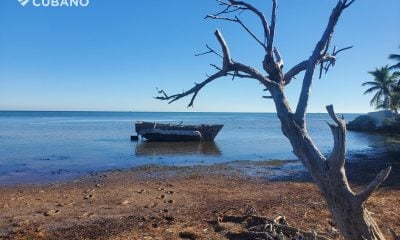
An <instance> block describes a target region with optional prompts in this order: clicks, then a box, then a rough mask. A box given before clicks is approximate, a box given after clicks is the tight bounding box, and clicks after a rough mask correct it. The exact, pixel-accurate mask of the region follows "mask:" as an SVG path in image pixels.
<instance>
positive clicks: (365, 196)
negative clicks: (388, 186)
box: [356, 166, 392, 203]
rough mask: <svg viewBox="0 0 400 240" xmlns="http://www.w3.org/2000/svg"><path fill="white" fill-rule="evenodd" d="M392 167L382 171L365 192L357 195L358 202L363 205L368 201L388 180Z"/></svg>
mask: <svg viewBox="0 0 400 240" xmlns="http://www.w3.org/2000/svg"><path fill="white" fill-rule="evenodd" d="M391 170H392V167H391V166H389V167H387V168H386V169H384V170H382V171H381V172H380V173H378V175H377V176H376V177H375V179H374V180H372V182H371V183H370V184H369V185H368V186H367V187H366V188H365V190H364V191H362V192H361V193H359V194H357V195H356V198H357V200H358V201H359V202H360V203H363V202H365V201H367V200H368V198H369V197H370V196H371V195H372V193H373V192H374V191H375V190H376V189H377V188H378V187H379V186H380V185H381V184H382V183H383V182H384V181H385V180H386V179H387V177H388V176H389V174H390V171H391Z"/></svg>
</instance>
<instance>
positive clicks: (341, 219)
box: [271, 90, 390, 240]
mask: <svg viewBox="0 0 400 240" xmlns="http://www.w3.org/2000/svg"><path fill="white" fill-rule="evenodd" d="M271 92H272V93H273V94H272V95H273V96H274V100H275V104H276V108H277V112H278V117H279V119H280V121H281V124H282V132H283V134H284V135H285V136H286V137H287V138H288V139H289V141H290V143H291V145H292V147H293V151H294V153H295V155H296V156H297V157H298V158H299V159H300V160H301V161H302V163H303V165H304V166H305V167H306V168H307V169H308V171H309V172H310V173H311V175H312V177H313V179H314V181H315V182H316V184H317V185H318V187H319V189H320V191H321V194H322V195H323V197H324V198H325V200H326V203H327V206H328V208H329V210H330V212H331V213H332V216H333V219H334V221H335V223H336V224H337V227H338V229H339V230H340V232H341V233H342V235H343V237H344V238H345V239H347V240H359V239H361V240H362V239H367V240H383V239H385V238H384V236H383V234H382V232H381V231H380V229H379V227H378V226H377V224H376V223H375V221H374V220H373V218H372V217H371V215H370V213H369V212H368V210H367V209H366V208H365V206H364V201H366V200H367V198H368V197H369V196H370V195H371V194H372V192H373V190H375V189H376V187H377V186H378V185H379V184H380V183H381V182H383V181H384V179H386V177H387V176H388V174H389V172H390V168H388V169H386V170H384V171H382V172H381V173H380V174H379V175H378V176H377V178H376V179H375V180H374V181H373V182H371V184H370V185H369V187H368V188H367V189H366V190H365V191H364V192H362V193H360V194H358V195H356V194H354V193H353V192H352V190H351V188H350V186H349V184H348V181H347V177H346V173H345V169H344V163H345V134H346V129H345V124H344V121H343V120H341V119H337V118H336V116H333V115H334V113H333V108H331V106H329V107H328V111H329V112H330V114H331V116H332V118H333V119H334V121H337V122H338V123H339V124H338V126H333V125H331V128H332V133H333V135H334V141H335V147H334V149H333V153H332V156H331V158H330V159H328V160H327V159H325V158H324V157H323V155H322V154H321V153H320V152H319V151H318V149H317V148H316V147H315V145H314V144H313V142H312V140H311V139H310V137H309V135H308V132H307V130H306V129H305V128H302V127H300V126H299V124H298V123H297V121H296V119H295V118H294V117H293V116H294V115H293V114H292V113H291V111H290V108H289V106H288V104H287V103H286V98H285V97H284V94H283V92H282V91H280V90H276V91H273V90H272V91H271Z"/></svg>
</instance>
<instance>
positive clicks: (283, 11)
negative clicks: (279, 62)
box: [0, 0, 400, 112]
mask: <svg viewBox="0 0 400 240" xmlns="http://www.w3.org/2000/svg"><path fill="white" fill-rule="evenodd" d="M251 2H252V3H254V5H256V6H259V7H260V8H261V9H263V10H265V12H266V14H267V15H268V16H269V15H270V14H269V12H270V5H271V3H270V2H271V1H269V0H253V1H251ZM335 3H336V1H334V0H280V1H279V14H278V23H277V39H276V44H277V46H278V48H279V49H280V51H281V53H282V55H283V58H284V60H285V66H286V67H285V69H286V70H287V69H288V68H289V67H291V66H293V64H295V63H297V62H299V61H301V60H304V59H306V58H307V57H308V55H309V54H310V53H311V50H312V49H313V47H314V45H315V43H316V42H317V40H318V39H319V37H320V35H321V33H322V31H323V29H324V28H325V25H326V23H327V20H328V15H329V13H330V12H331V9H332V7H333V6H334V5H335ZM218 9H219V8H218V6H217V4H216V2H215V1H214V0H168V1H166V0H146V1H136V0H91V2H90V6H89V7H86V8H36V7H33V6H32V5H29V4H28V5H27V6H25V7H22V6H21V5H20V4H19V3H18V1H17V0H1V1H0V109H1V110H11V109H13V110H111V111H119V110H123V111H125V110H129V111H251V112H272V111H274V106H273V104H272V102H271V101H269V100H265V99H262V98H261V96H262V95H263V94H264V93H263V91H262V88H261V86H260V85H259V84H258V83H257V82H256V81H254V80H244V79H237V80H235V81H233V82H232V81H231V80H230V79H221V80H218V81H216V82H214V83H212V84H210V85H209V86H208V87H207V88H206V89H204V90H203V91H202V92H201V94H199V96H198V98H197V101H196V103H195V107H194V108H193V109H189V110H188V109H187V108H186V105H187V103H188V101H189V99H183V100H181V101H179V102H177V103H175V104H172V105H168V104H166V103H165V102H161V101H157V100H154V99H152V97H153V96H155V95H156V90H155V87H159V88H163V89H166V90H167V92H169V93H175V92H177V91H178V92H180V91H182V90H183V89H188V88H189V87H191V86H192V84H193V83H194V82H199V81H202V80H204V78H205V76H206V74H207V73H213V71H214V69H212V68H211V67H210V66H209V63H219V61H220V60H219V59H218V58H215V57H213V56H203V57H194V54H195V53H198V52H201V51H203V50H205V47H204V45H205V44H206V43H208V44H210V45H211V46H215V47H216V48H217V47H218V45H217V43H216V40H215V39H214V35H213V32H214V30H215V29H216V28H219V29H221V30H222V33H223V34H224V36H225V38H226V40H227V42H228V43H229V45H230V48H231V51H232V55H233V58H234V59H235V60H240V61H241V62H243V63H246V64H250V65H254V66H256V67H258V68H261V61H262V49H260V48H259V46H257V45H256V44H255V43H254V41H253V40H252V39H251V38H250V37H249V36H248V35H246V33H245V32H244V31H243V30H242V29H241V28H240V27H239V26H236V25H234V24H232V23H226V22H220V21H211V20H204V19H203V18H204V16H205V15H206V14H207V13H212V12H216V11H217V10H218ZM247 16H248V15H243V19H245V20H246V21H247V23H248V25H249V26H251V28H252V29H254V30H255V31H256V32H259V30H260V26H259V24H258V21H257V20H256V19H255V18H253V17H251V16H250V17H247ZM399 23H400V1H399V0H380V1H377V0H357V1H356V2H355V3H354V5H352V7H351V8H349V9H348V10H347V11H346V12H345V13H344V16H343V18H342V19H341V21H340V23H339V26H338V27H337V29H336V33H335V37H334V42H333V43H334V44H335V45H337V46H338V47H346V46H349V45H354V46H355V47H354V49H352V50H350V51H347V52H344V53H343V54H341V55H340V56H339V59H338V61H337V64H336V66H335V68H333V69H332V71H330V73H329V74H328V76H325V77H323V79H321V80H316V81H315V84H314V86H313V89H312V98H311V102H310V107H309V111H310V112H324V107H325V105H327V104H331V103H332V104H334V105H335V108H336V109H337V111H338V112H367V111H370V110H372V108H370V107H369V99H370V97H371V96H363V94H362V93H363V88H361V87H360V85H361V83H362V82H364V81H367V80H370V79H371V78H370V76H369V75H368V73H367V72H368V71H369V70H373V69H374V68H375V67H379V66H382V65H386V64H390V63H391V62H390V60H388V59H387V56H388V55H389V54H390V53H395V52H399V49H398V47H399V45H400V28H399ZM299 88H300V78H298V79H297V80H296V81H295V82H294V83H293V84H292V85H291V86H290V87H289V88H288V90H287V92H288V96H289V98H290V101H291V104H292V105H294V104H295V101H296V100H297V98H298V96H297V94H298V90H299Z"/></svg>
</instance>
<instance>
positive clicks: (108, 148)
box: [0, 111, 379, 185]
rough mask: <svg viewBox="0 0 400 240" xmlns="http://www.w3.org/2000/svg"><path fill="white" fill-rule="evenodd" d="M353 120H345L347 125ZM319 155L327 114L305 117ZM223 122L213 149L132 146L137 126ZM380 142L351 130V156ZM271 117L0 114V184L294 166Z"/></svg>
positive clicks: (325, 148) (325, 145) (326, 135)
mask: <svg viewBox="0 0 400 240" xmlns="http://www.w3.org/2000/svg"><path fill="white" fill-rule="evenodd" d="M356 116H358V115H357V114H344V117H345V119H346V120H347V121H350V120H352V119H354V118H355V117H356ZM307 119H308V128H309V131H310V135H311V136H312V138H313V139H314V142H315V143H316V145H317V146H318V147H319V148H320V149H321V151H322V152H323V153H329V152H330V151H331V149H332V144H333V142H332V136H331V133H330V129H329V127H328V125H327V124H326V122H330V121H331V120H330V118H329V116H328V114H325V113H321V114H317V113H315V114H308V116H307ZM138 120H141V121H154V122H163V123H179V122H183V123H184V124H199V123H210V124H211V123H219V124H224V127H223V129H222V130H221V132H220V133H219V135H218V136H217V137H216V139H215V142H214V143H150V142H146V141H138V142H131V141H130V136H131V135H135V132H134V123H135V121H138ZM377 138H379V136H374V135H368V134H363V133H354V132H349V133H348V138H347V148H348V154H352V153H357V152H365V151H369V150H372V149H373V148H374V145H375V144H376V143H377V142H379V139H377ZM291 150H292V149H291V147H290V144H289V142H288V141H287V140H286V138H285V137H284V136H283V135H282V133H281V130H280V123H279V121H278V119H277V117H276V114H274V113H159V112H18V111H0V185H7V184H15V183H17V184H18V183H49V182H53V181H58V180H64V179H72V178H74V177H78V176H82V175H86V174H88V173H93V172H97V171H104V170H113V169H126V168H132V167H138V166H142V165H147V164H162V165H176V166H188V165H199V164H212V163H223V162H231V161H235V160H250V161H259V160H277V159H278V160H292V159H295V156H294V155H293V154H292V152H291Z"/></svg>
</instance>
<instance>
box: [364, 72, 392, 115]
mask: <svg viewBox="0 0 400 240" xmlns="http://www.w3.org/2000/svg"><path fill="white" fill-rule="evenodd" d="M369 74H371V75H372V76H373V77H374V81H370V82H365V83H363V84H362V86H370V88H368V89H367V90H366V91H365V92H364V94H367V93H372V92H376V93H375V95H374V97H373V98H372V99H371V101H370V104H371V106H373V105H375V107H376V108H383V109H390V105H391V104H390V98H391V92H392V89H393V86H395V84H396V83H397V80H398V78H399V76H400V74H399V73H398V72H394V73H391V72H390V69H389V66H388V65H386V66H385V67H381V68H376V69H375V71H371V72H369Z"/></svg>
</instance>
